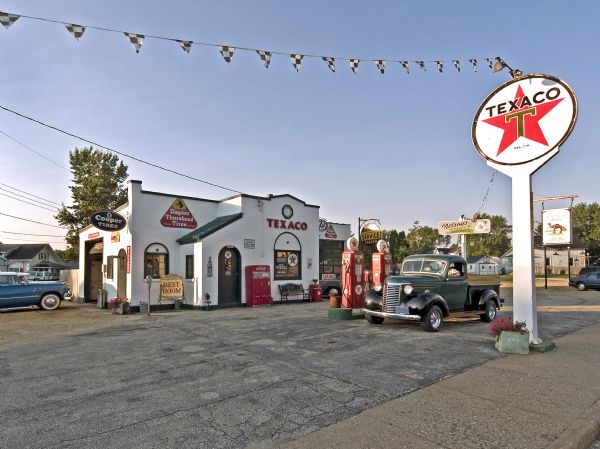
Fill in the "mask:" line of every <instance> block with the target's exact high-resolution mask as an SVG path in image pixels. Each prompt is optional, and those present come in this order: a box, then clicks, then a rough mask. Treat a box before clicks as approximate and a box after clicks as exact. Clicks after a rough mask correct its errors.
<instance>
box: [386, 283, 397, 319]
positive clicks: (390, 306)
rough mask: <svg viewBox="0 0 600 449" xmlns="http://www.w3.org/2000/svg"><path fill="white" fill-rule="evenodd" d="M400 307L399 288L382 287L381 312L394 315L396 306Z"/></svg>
mask: <svg viewBox="0 0 600 449" xmlns="http://www.w3.org/2000/svg"><path fill="white" fill-rule="evenodd" d="M399 305H400V286H399V285H387V284H385V285H384V287H383V311H384V312H388V313H394V312H395V311H396V306H399Z"/></svg>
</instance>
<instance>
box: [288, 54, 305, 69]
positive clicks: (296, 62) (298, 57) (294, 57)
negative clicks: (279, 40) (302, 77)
mask: <svg viewBox="0 0 600 449" xmlns="http://www.w3.org/2000/svg"><path fill="white" fill-rule="evenodd" d="M302 58H304V55H290V59H291V60H292V64H294V68H295V69H296V72H298V71H300V65H301V64H302Z"/></svg>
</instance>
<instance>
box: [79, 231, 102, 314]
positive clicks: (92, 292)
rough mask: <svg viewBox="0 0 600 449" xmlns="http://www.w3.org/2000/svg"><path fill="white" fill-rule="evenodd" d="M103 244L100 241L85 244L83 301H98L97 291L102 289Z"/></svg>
mask: <svg viewBox="0 0 600 449" xmlns="http://www.w3.org/2000/svg"><path fill="white" fill-rule="evenodd" d="M103 253H104V243H103V242H102V240H90V241H89V242H85V276H84V279H85V282H84V286H83V287H84V293H83V295H84V296H83V297H84V301H85V302H91V301H98V289H100V288H102V281H103V277H102V274H103V273H102V260H103Z"/></svg>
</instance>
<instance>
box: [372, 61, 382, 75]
mask: <svg viewBox="0 0 600 449" xmlns="http://www.w3.org/2000/svg"><path fill="white" fill-rule="evenodd" d="M373 62H374V63H375V65H376V66H377V68H378V69H379V71H380V72H381V74H382V75H383V73H384V72H385V61H384V60H383V59H378V60H377V61H373Z"/></svg>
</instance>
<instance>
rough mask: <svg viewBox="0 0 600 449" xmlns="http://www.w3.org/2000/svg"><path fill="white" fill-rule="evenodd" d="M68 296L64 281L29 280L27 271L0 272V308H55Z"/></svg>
mask: <svg viewBox="0 0 600 449" xmlns="http://www.w3.org/2000/svg"><path fill="white" fill-rule="evenodd" d="M69 296H71V289H70V288H69V284H67V283H66V282H58V281H56V282H30V281H29V274H28V273H14V272H0V309H9V308H17V307H30V306H38V307H39V308H40V309H44V310H55V309H58V307H59V306H60V302H61V301H62V300H64V299H65V298H68V297H69Z"/></svg>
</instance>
